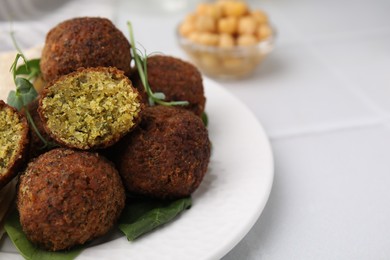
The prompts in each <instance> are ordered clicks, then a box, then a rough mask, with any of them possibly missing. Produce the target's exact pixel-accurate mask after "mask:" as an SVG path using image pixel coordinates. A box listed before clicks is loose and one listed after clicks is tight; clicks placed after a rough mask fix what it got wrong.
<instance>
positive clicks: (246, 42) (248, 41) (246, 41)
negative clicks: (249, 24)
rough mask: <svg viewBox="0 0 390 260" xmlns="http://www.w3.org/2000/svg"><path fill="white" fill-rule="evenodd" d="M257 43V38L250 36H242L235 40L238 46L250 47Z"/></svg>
mask: <svg viewBox="0 0 390 260" xmlns="http://www.w3.org/2000/svg"><path fill="white" fill-rule="evenodd" d="M257 42H258V40H257V38H256V37H255V36H254V35H251V34H242V35H240V36H238V38H237V45H238V46H251V45H256V44H257Z"/></svg>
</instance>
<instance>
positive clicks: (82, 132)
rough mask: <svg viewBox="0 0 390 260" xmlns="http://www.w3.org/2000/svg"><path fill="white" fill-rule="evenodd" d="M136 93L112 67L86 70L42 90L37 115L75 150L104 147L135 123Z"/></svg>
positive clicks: (61, 139) (137, 99) (61, 140)
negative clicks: (38, 113)
mask: <svg viewBox="0 0 390 260" xmlns="http://www.w3.org/2000/svg"><path fill="white" fill-rule="evenodd" d="M141 107H142V106H141V103H140V98H139V95H138V92H137V91H136V90H135V89H134V88H133V87H132V85H131V82H130V81H129V79H128V78H127V77H125V76H124V74H123V73H122V72H120V71H119V70H117V69H115V68H104V67H99V68H89V69H82V70H78V71H76V72H74V73H71V74H68V75H66V76H63V77H61V78H60V79H59V80H57V81H56V82H54V84H52V85H51V86H49V87H48V88H47V89H46V90H45V91H44V94H43V96H42V99H41V103H40V108H39V110H40V114H41V117H43V118H42V119H43V121H45V122H46V128H47V131H48V132H49V133H50V134H51V135H52V137H53V138H54V139H56V140H57V141H58V142H59V143H62V144H64V145H66V146H69V147H73V148H78V149H93V148H104V147H107V146H109V145H111V144H113V143H114V142H116V141H118V140H119V139H120V138H121V137H122V136H124V135H125V134H126V133H128V132H129V131H130V129H131V128H133V127H134V126H135V124H136V123H137V118H138V116H139V114H140V111H141Z"/></svg>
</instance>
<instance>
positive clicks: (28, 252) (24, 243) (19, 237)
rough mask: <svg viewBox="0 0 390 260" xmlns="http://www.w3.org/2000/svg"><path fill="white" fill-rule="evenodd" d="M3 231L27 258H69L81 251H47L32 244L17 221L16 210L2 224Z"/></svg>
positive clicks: (65, 259) (33, 259)
mask: <svg viewBox="0 0 390 260" xmlns="http://www.w3.org/2000/svg"><path fill="white" fill-rule="evenodd" d="M4 228H5V231H6V232H7V234H8V236H9V237H10V239H11V240H12V243H14V245H15V246H16V248H17V249H18V250H19V252H20V254H21V255H22V256H23V257H24V258H25V259H29V260H71V259H74V258H76V256H78V255H79V254H80V252H81V249H80V248H77V249H72V250H70V251H59V252H49V251H45V250H42V249H40V248H38V247H37V246H35V245H34V244H32V243H31V242H30V241H29V240H28V239H27V237H26V235H25V234H24V233H23V230H22V226H21V225H20V222H19V215H18V213H17V211H16V210H14V212H13V213H12V214H11V215H10V216H8V218H7V220H6V221H5V224H4Z"/></svg>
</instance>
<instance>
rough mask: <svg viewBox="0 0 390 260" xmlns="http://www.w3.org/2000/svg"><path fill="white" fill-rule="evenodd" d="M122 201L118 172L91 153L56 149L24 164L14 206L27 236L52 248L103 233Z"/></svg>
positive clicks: (119, 209)
mask: <svg viewBox="0 0 390 260" xmlns="http://www.w3.org/2000/svg"><path fill="white" fill-rule="evenodd" d="M124 205H125V191H124V187H123V185H122V182H121V179H120V176H119V174H118V172H117V170H116V169H115V167H114V166H113V164H112V163H110V162H109V161H108V160H106V159H105V158H104V157H102V156H99V155H98V154H96V153H91V152H85V151H74V150H71V149H65V148H57V149H54V150H51V151H49V152H47V153H45V154H43V155H41V156H39V157H38V158H36V159H35V160H33V161H32V162H30V163H29V164H28V167H27V169H26V171H25V173H24V174H23V175H21V177H20V183H19V187H18V191H17V209H18V211H19V216H20V223H21V225H22V228H23V231H24V232H25V234H26V236H27V238H28V239H29V240H30V241H31V242H33V243H34V244H37V245H38V246H40V247H42V248H44V249H46V250H49V251H57V250H63V249H69V248H71V247H73V246H75V245H81V244H84V243H85V242H87V241H90V240H92V239H94V238H97V237H100V236H102V235H104V234H106V233H107V232H108V231H109V230H110V229H111V228H112V227H113V225H114V223H115V222H116V221H117V219H118V218H119V215H120V213H121V211H122V210H123V208H124Z"/></svg>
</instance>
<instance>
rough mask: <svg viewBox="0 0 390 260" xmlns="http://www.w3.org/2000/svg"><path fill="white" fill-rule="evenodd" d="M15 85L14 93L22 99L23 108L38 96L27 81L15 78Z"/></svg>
mask: <svg viewBox="0 0 390 260" xmlns="http://www.w3.org/2000/svg"><path fill="white" fill-rule="evenodd" d="M15 84H16V91H17V93H18V94H19V96H20V97H21V98H22V101H23V105H24V106H27V105H28V104H29V103H30V102H32V101H33V100H34V99H35V98H36V97H37V96H38V93H37V91H36V90H35V88H34V86H33V85H32V84H31V82H30V81H28V80H27V79H25V78H21V77H17V78H16V79H15Z"/></svg>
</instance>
